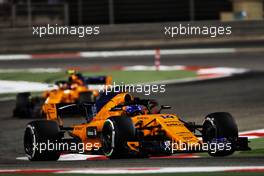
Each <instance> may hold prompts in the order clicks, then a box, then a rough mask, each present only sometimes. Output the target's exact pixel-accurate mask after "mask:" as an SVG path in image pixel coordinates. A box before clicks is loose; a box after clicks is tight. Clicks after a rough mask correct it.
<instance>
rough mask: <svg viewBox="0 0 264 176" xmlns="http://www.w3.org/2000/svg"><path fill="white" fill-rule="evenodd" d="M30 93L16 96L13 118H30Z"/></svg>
mask: <svg viewBox="0 0 264 176" xmlns="http://www.w3.org/2000/svg"><path fill="white" fill-rule="evenodd" d="M29 97H30V93H29V92H23V93H18V94H17V96H16V107H15V109H14V110H13V117H22V118H25V117H28V116H29V115H30V100H29Z"/></svg>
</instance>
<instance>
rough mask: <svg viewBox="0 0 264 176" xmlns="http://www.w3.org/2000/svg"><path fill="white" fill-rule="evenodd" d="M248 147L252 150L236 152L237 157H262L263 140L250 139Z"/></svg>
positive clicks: (263, 152)
mask: <svg viewBox="0 0 264 176" xmlns="http://www.w3.org/2000/svg"><path fill="white" fill-rule="evenodd" d="M249 146H250V147H251V149H252V150H250V151H241V152H236V155H237V156H242V157H246V156H259V157H264V138H257V139H251V140H250V143H249Z"/></svg>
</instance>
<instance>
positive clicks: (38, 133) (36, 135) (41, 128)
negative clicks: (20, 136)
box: [24, 120, 62, 161]
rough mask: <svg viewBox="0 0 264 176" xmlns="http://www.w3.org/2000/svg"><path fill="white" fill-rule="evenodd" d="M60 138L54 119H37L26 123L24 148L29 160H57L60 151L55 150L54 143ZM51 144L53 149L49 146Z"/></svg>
mask: <svg viewBox="0 0 264 176" xmlns="http://www.w3.org/2000/svg"><path fill="white" fill-rule="evenodd" d="M61 138H62V136H61V133H60V129H59V126H58V124H57V123H56V122H54V121H47V120H39V121H32V122H30V123H28V125H27V127H26V130H25V133H24V150H25V153H26V155H27V157H28V159H29V160H31V161H56V160H58V159H59V157H60V154H61V151H58V150H56V149H55V145H56V143H58V142H60V141H61ZM40 145H42V147H40ZM48 145H49V146H50V147H49V148H48ZM52 145H53V146H54V149H53V148H51V147H52ZM44 146H45V150H44ZM41 149H43V150H41Z"/></svg>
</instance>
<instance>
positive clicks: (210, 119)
mask: <svg viewBox="0 0 264 176" xmlns="http://www.w3.org/2000/svg"><path fill="white" fill-rule="evenodd" d="M202 135H203V142H206V143H208V144H209V150H208V154H209V155H211V156H227V155H231V154H233V153H234V151H235V141H236V139H237V138H238V128H237V124H236V122H235V120H234V118H233V117H232V115H231V114H229V113H227V112H216V113H212V114H209V115H207V116H206V117H205V120H204V123H203V130H202ZM212 144H214V145H212ZM220 145H221V147H220ZM212 146H214V148H213V149H212ZM223 146H224V147H223ZM215 147H216V148H215Z"/></svg>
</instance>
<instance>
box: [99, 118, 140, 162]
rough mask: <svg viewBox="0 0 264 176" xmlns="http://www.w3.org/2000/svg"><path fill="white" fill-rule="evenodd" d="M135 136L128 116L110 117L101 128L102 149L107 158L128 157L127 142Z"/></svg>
mask: <svg viewBox="0 0 264 176" xmlns="http://www.w3.org/2000/svg"><path fill="white" fill-rule="evenodd" d="M134 137H135V127H134V124H133V122H132V120H131V118H129V117H111V118H109V119H107V120H106V121H105V123H104V126H103V130H102V150H103V153H104V155H105V156H107V157H109V158H124V157H128V154H129V149H128V146H127V142H128V141H129V140H130V139H133V138H134Z"/></svg>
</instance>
